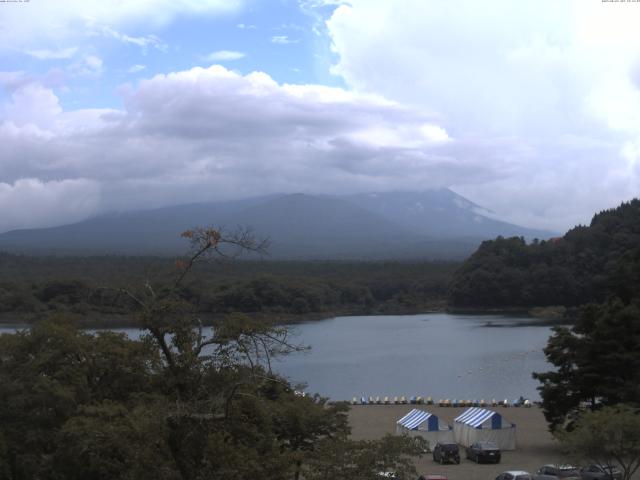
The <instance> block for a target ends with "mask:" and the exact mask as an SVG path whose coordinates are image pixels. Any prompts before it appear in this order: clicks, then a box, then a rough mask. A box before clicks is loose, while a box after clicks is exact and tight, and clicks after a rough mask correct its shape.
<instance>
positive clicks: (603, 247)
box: [448, 199, 640, 308]
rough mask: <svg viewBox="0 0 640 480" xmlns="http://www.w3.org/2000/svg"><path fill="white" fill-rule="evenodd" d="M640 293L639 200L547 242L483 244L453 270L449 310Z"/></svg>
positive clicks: (514, 240) (568, 303)
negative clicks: (453, 308)
mask: <svg viewBox="0 0 640 480" xmlns="http://www.w3.org/2000/svg"><path fill="white" fill-rule="evenodd" d="M639 289H640V200H637V199H634V200H632V201H630V202H626V203H623V204H622V205H620V206H619V207H617V208H614V209H610V210H605V211H602V212H600V213H598V214H596V215H595V216H594V217H593V219H592V221H591V224H590V225H589V226H577V227H575V228H573V229H571V230H569V231H568V232H567V233H566V234H565V235H564V236H563V237H559V238H554V239H551V240H548V241H533V242H531V243H529V244H527V243H526V242H525V240H524V239H522V238H518V237H513V238H502V237H498V238H497V239H495V240H489V241H485V242H483V243H482V244H481V246H480V247H479V248H478V250H477V251H476V252H475V253H474V254H473V255H471V257H470V258H469V259H467V260H466V261H465V262H464V263H463V264H462V266H461V267H460V268H459V269H458V270H457V271H456V273H455V274H454V276H453V279H452V281H451V284H450V288H449V296H448V302H449V305H450V306H452V307H474V306H483V307H496V308H500V307H503V308H504V307H523V308H529V307H534V306H538V307H539V306H548V305H564V306H579V305H583V304H586V303H590V302H602V301H604V300H606V299H607V298H609V297H612V296H616V297H619V298H621V299H622V300H623V301H626V302H628V301H629V300H630V299H631V298H633V297H637V296H638V294H639Z"/></svg>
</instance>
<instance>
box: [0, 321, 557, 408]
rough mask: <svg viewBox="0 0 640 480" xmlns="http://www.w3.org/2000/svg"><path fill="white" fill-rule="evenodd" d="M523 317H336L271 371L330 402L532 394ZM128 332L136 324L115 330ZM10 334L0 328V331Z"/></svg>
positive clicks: (544, 332)
mask: <svg viewBox="0 0 640 480" xmlns="http://www.w3.org/2000/svg"><path fill="white" fill-rule="evenodd" d="M526 320H527V319H523V318H513V317H505V316H488V315H474V316H464V315H450V314H443V313H430V314H424V315H402V316H359V317H337V318H331V319H327V320H322V321H314V322H309V323H302V324H298V325H296V326H294V327H292V329H293V331H294V333H295V340H296V342H297V343H302V344H305V345H310V346H311V351H310V352H308V353H302V354H294V355H290V356H288V357H285V358H283V359H280V360H279V361H277V362H276V363H275V364H274V369H276V370H277V371H278V372H280V373H281V374H282V375H284V376H286V377H287V378H289V380H291V381H292V382H293V383H298V382H306V383H307V384H308V388H307V391H309V392H318V393H321V394H322V395H325V396H329V397H331V398H333V399H337V400H338V399H341V400H343V399H350V398H352V397H354V396H357V397H360V396H362V395H365V396H369V395H373V396H376V395H380V396H385V395H389V396H395V395H398V396H399V395H405V396H407V397H408V396H411V395H422V396H429V395H430V396H432V397H434V398H436V399H437V398H450V399H454V398H457V399H462V398H465V399H474V398H475V399H480V398H485V399H491V398H496V399H504V398H508V399H510V400H512V399H514V398H517V397H519V396H520V395H523V396H524V397H527V398H531V399H537V398H539V395H538V392H537V391H536V387H537V385H538V383H537V382H536V381H534V380H533V379H532V378H531V373H532V372H534V371H546V370H549V369H550V366H549V365H548V364H547V363H546V361H545V358H544V354H543V352H542V348H544V346H545V345H546V343H547V339H548V337H549V335H550V333H551V332H550V328H549V327H547V326H518V325H519V324H520V325H521V324H522V322H523V321H525V322H526ZM117 330H118V331H123V332H125V333H127V334H128V335H129V336H130V337H132V338H135V337H137V336H138V334H139V331H138V330H135V329H117ZM11 331H15V327H11V326H2V327H0V333H1V332H11Z"/></svg>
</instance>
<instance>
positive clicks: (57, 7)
mask: <svg viewBox="0 0 640 480" xmlns="http://www.w3.org/2000/svg"><path fill="white" fill-rule="evenodd" d="M243 3H244V2H243V0H135V1H126V2H124V1H119V2H107V1H104V0H65V1H42V2H28V3H27V2H25V3H24V4H21V5H18V6H15V8H3V9H2V12H1V13H2V14H1V15H0V49H1V48H12V49H15V48H18V49H29V50H31V49H43V48H48V47H49V46H50V45H51V42H62V41H64V40H66V39H69V38H78V37H82V36H84V35H85V34H86V33H88V32H87V25H92V24H94V23H95V22H96V21H98V20H99V21H100V24H101V25H108V26H110V27H112V28H113V29H114V31H118V30H119V29H121V28H124V29H133V28H136V29H137V28H157V27H160V26H163V25H166V24H168V23H170V22H171V21H173V20H174V19H175V18H177V17H189V16H195V15H197V16H199V17H201V16H206V15H220V14H227V13H232V12H235V11H238V10H239V9H240V8H241V7H242V5H243ZM139 38H144V37H130V39H132V40H136V39H139ZM121 40H123V39H121Z"/></svg>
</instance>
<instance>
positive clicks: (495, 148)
mask: <svg viewBox="0 0 640 480" xmlns="http://www.w3.org/2000/svg"><path fill="white" fill-rule="evenodd" d="M638 24H640V8H637V5H634V4H632V3H628V4H611V3H606V2H600V0H589V1H581V0H573V1H565V2H555V1H549V0H540V1H538V0H536V1H522V2H517V3H514V2H511V1H509V0H496V1H492V2H482V3H478V2H475V1H473V0H461V1H459V2H455V3H451V2H438V1H429V0H406V1H404V2H402V3H401V4H397V3H390V2H387V1H384V0H352V1H350V2H349V3H348V4H341V5H340V6H339V7H337V8H336V9H335V10H334V11H333V14H332V16H331V17H330V19H329V20H328V21H327V23H326V29H327V32H328V34H329V36H330V40H331V42H332V49H333V51H334V53H335V54H336V57H337V61H336V63H335V65H334V66H333V72H334V73H335V74H336V75H339V76H341V77H342V78H343V79H344V80H345V81H346V83H347V84H348V85H349V86H350V87H351V88H352V89H355V90H356V91H362V92H375V93H377V94H380V95H383V96H385V97H386V98H388V99H391V100H395V101H398V102H400V103H404V104H409V105H413V106H415V107H416V108H421V109H426V110H428V111H433V112H437V118H438V122H437V123H438V125H437V126H436V128H443V129H445V130H446V134H447V135H448V136H451V137H453V139H454V141H453V142H446V146H445V147H443V148H444V149H445V150H447V151H448V152H449V154H450V155H452V156H454V157H455V158H456V159H457V160H458V161H460V162H461V163H463V164H465V165H470V164H474V165H480V164H482V165H483V167H484V172H486V173H487V178H484V179H482V180H481V181H480V178H479V177H478V176H477V175H473V174H471V175H469V174H465V173H464V172H461V176H460V178H459V179H457V180H454V183H453V186H455V187H456V188H457V190H458V191H459V192H461V193H463V194H466V195H469V196H470V197H471V198H472V199H473V200H474V201H475V202H476V203H479V204H482V205H485V206H487V207H488V208H490V209H491V210H493V211H495V212H497V213H498V214H499V215H500V216H502V217H503V218H504V217H506V218H508V219H510V220H512V221H516V222H520V223H528V224H530V225H535V226H540V227H547V228H557V229H563V228H567V227H569V226H571V225H572V224H573V223H575V222H583V223H584V222H585V221H588V220H589V219H590V217H591V215H592V214H593V212H594V211H596V210H599V209H602V208H606V207H610V206H614V205H616V204H617V203H619V202H620V201H622V200H627V199H629V198H631V197H633V196H638V195H640V172H639V171H638V168H637V163H635V162H636V161H635V159H636V158H637V155H636V153H637V150H636V149H635V147H636V146H637V145H640V89H639V86H640V82H639V80H640V73H638V72H640V29H638V28H637V25H638ZM429 131H430V133H431V134H432V135H435V137H434V138H436V137H437V136H438V135H437V132H438V130H430V129H427V131H425V132H424V133H428V132H429ZM379 138H380V139H384V138H385V137H384V136H381V137H379ZM444 138H445V137H444V136H443V139H444ZM462 159H464V160H462ZM630 159H634V160H630Z"/></svg>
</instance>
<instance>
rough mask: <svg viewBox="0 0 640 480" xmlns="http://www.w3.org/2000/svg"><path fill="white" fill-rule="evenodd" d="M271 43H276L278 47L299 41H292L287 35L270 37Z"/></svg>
mask: <svg viewBox="0 0 640 480" xmlns="http://www.w3.org/2000/svg"><path fill="white" fill-rule="evenodd" d="M270 41H271V43H277V44H280V45H288V44H290V43H298V42H299V40H293V39H291V38H289V36H288V35H274V36H272V37H271V40H270Z"/></svg>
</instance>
